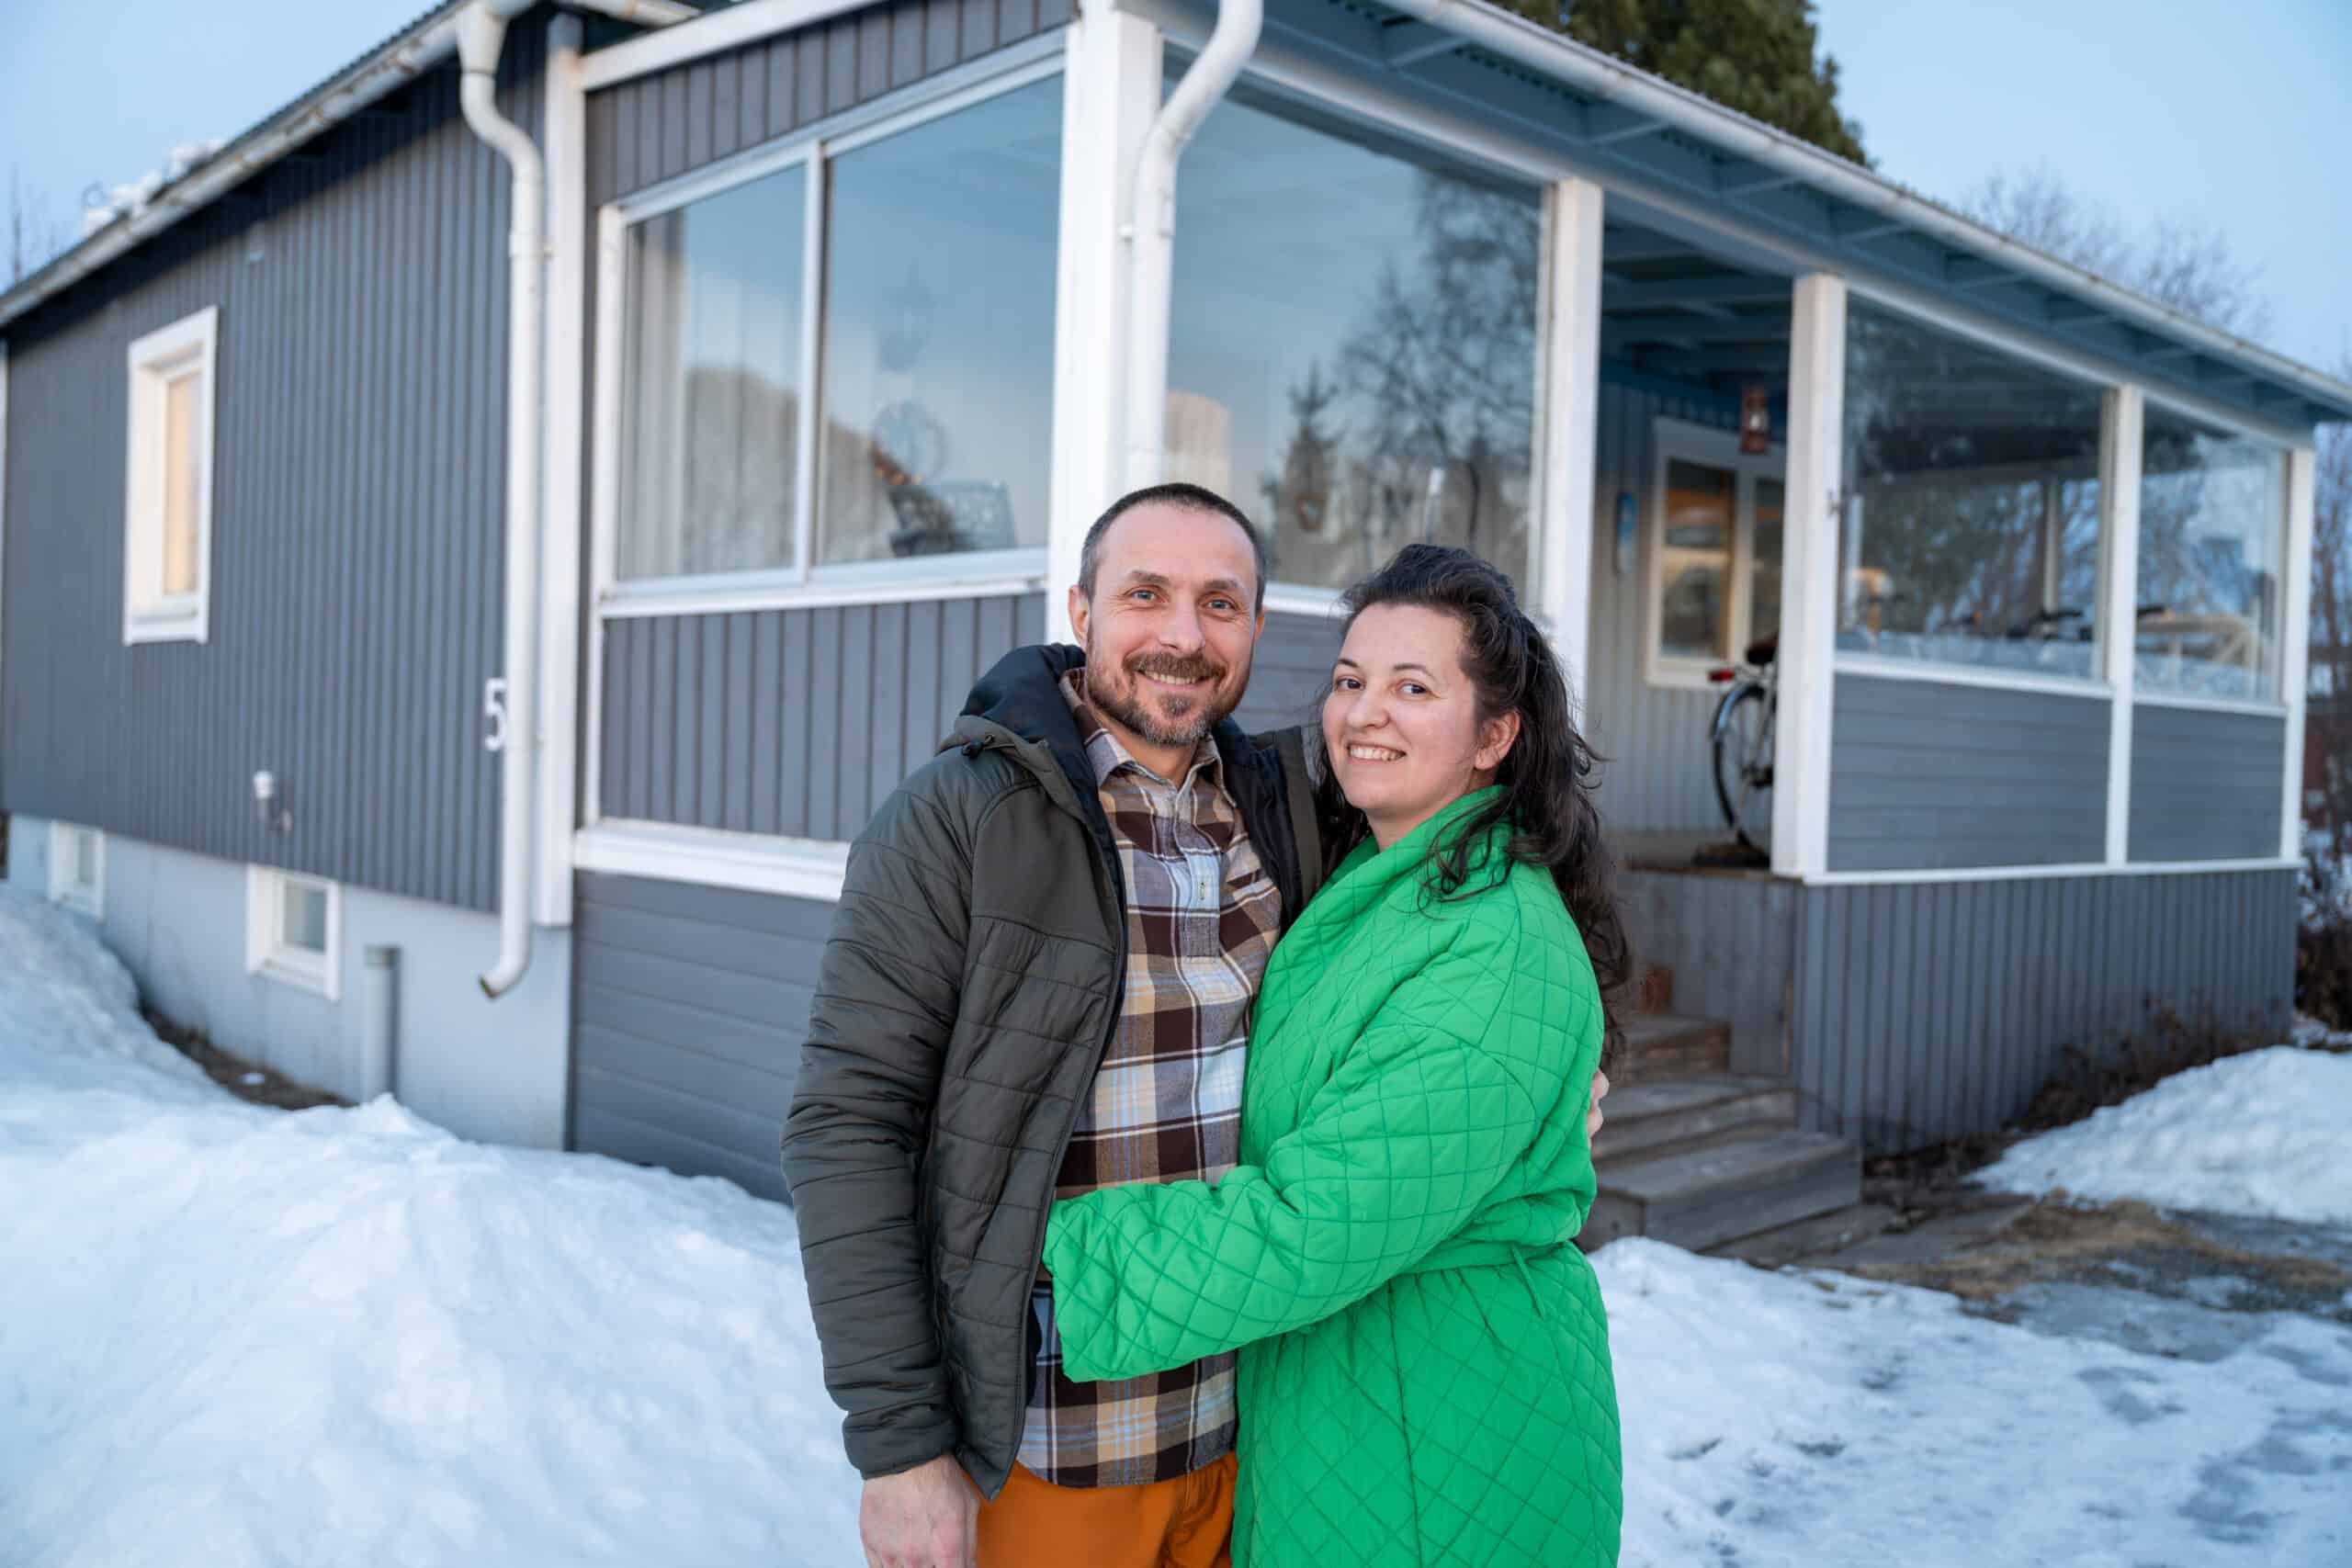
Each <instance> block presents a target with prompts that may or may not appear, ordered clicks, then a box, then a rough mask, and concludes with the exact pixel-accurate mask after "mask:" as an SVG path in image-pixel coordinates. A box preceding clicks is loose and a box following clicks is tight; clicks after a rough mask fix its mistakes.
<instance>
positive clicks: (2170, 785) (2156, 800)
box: [2129, 703, 2287, 861]
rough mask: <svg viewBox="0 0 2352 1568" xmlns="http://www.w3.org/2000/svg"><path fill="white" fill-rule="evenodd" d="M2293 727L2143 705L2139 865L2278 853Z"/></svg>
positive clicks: (2137, 741)
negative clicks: (2284, 776)
mask: <svg viewBox="0 0 2352 1568" xmlns="http://www.w3.org/2000/svg"><path fill="white" fill-rule="evenodd" d="M2286 766H2287V721H2286V720H2285V719H2284V718H2280V717H2276V716H2271V715H2269V714H2256V713H2213V712H2208V711H2205V710H2203V709H2199V708H2177V707H2167V706H2165V705H2162V704H2158V703H2135V704H2133V705H2132V708H2131V840H2130V849H2129V853H2130V855H2131V858H2132V859H2133V860H2143V861H2175V860H2252V859H2254V858H2256V857H2257V856H2268V855H2275V854H2277V853H2278V829H2279V826H2280V824H2279V820H2278V813H2279V812H2280V810H2281V809H2283V801H2282V799H2281V795H2282V792H2281V789H2280V784H2279V780H2280V775H2281V774H2282V773H2284V771H2285V769H2286Z"/></svg>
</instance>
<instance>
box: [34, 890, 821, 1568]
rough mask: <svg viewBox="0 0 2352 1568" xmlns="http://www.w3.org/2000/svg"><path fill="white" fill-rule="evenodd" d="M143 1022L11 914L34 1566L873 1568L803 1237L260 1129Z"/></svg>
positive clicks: (44, 930)
mask: <svg viewBox="0 0 2352 1568" xmlns="http://www.w3.org/2000/svg"><path fill="white" fill-rule="evenodd" d="M130 999H131V993H130V980H129V977H128V976H125V975H124V974H123V972H122V969H121V966H120V965H119V964H116V963H115V962H114V961H113V960H112V959H111V958H110V957H108V956H107V955H106V954H105V953H103V952H102V951H101V950H100V949H99V948H98V947H97V945H96V942H94V941H92V940H91V938H90V936H89V935H88V931H87V927H86V925H85V924H83V923H82V922H80V921H79V920H78V919H76V918H75V917H72V916H68V915H65V914H62V912H60V911H58V910H55V909H52V908H48V907H46V906H44V905H41V904H40V903H38V902H36V901H33V900H31V899H29V898H28V897H26V896H25V895H24V894H23V893H22V892H20V891H17V890H15V889H9V888H5V887H0V1192H5V1193H6V1201H0V1277H5V1278H6V1280H8V1281H9V1287H8V1301H7V1305H6V1309H5V1310H0V1413H5V1415H0V1562H7V1563H11V1564H36V1563H42V1564H52V1563H53V1564H67V1563H72V1564H80V1563H106V1564H109V1565H122V1568H131V1565H143V1564H155V1565H158V1568H161V1565H164V1564H186V1563H203V1564H206V1565H207V1568H240V1565H244V1564H263V1563H270V1564H277V1563H300V1564H305V1565H308V1564H327V1563H345V1562H348V1563H370V1564H374V1563H387V1564H390V1563H449V1564H467V1565H469V1568H471V1565H492V1564H510V1563H512V1564H523V1563H529V1564H538V1563H550V1562H629V1563H649V1564H650V1563H678V1564H701V1563H720V1562H746V1563H750V1562H757V1563H762V1564H765V1565H788V1564H797V1563H807V1564H812V1565H813V1564H819V1563H823V1564H833V1563H842V1562H856V1561H858V1557H857V1551H856V1512H855V1510H856V1496H857V1494H856V1484H855V1480H856V1478H855V1476H854V1473H853V1472H851V1471H850V1470H849V1469H848V1467H847V1465H846V1464H845V1462H844V1461H843V1460H842V1455H841V1448H840V1442H839V1438H838V1423H839V1419H840V1417H839V1414H838V1412H836V1411H835V1410H834V1409H833V1407H832V1405H831V1403H830V1402H829V1401H828V1400H827V1399H826V1397H825V1393H824V1389H823V1387H822V1384H821V1382H820V1377H819V1373H818V1360H817V1350H816V1342H815V1336H814V1333H813V1331H812V1329H811V1327H810V1325H809V1315H808V1306H807V1292H806V1290H805V1288H804V1287H803V1285H802V1283H801V1279H800V1270H799V1258H798V1252H797V1245H796V1242H795V1238H794V1234H793V1227H792V1219H791V1215H790V1213H789V1212H787V1211H786V1210H784V1209H781V1208H779V1207H777V1206H775V1205H774V1204H769V1203H762V1202H759V1201H754V1200H753V1199H752V1198H750V1197H749V1196H747V1195H746V1194H744V1193H743V1192H742V1191H741V1190H739V1189H737V1188H735V1187H733V1186H732V1185H730V1184H728V1183H725V1182H719V1181H713V1180H699V1181H688V1180H684V1179H680V1178H677V1177H673V1176H668V1175H665V1174H662V1173H658V1172H652V1171H643V1170H639V1169H637V1168H633V1167H628V1166H624V1165H620V1164H617V1163H616V1162H613V1161H610V1160H605V1159H598V1158H593V1157H585V1156H564V1155H549V1154H536V1153H528V1152H524V1151H517V1150H511V1149H497V1148H490V1147H485V1146H482V1145H471V1144H467V1143H462V1142H460V1141H458V1139H455V1138H452V1137H450V1136H449V1135H448V1134H446V1133H443V1132H441V1131H440V1130H438V1129H437V1128H435V1127H433V1126H431V1125H429V1124H427V1123H425V1122H421V1121H419V1120H417V1119H416V1118H415V1117H413V1116H411V1115H409V1114H408V1113H407V1112H406V1111H402V1110H401V1108H400V1107H399V1106H397V1105H396V1104H394V1103H392V1102H391V1101H390V1100H379V1101H377V1102H375V1103H373V1104H371V1105H368V1106H365V1107H362V1108H360V1109H358V1110H355V1111H341V1110H331V1109H330V1110H319V1111H304V1112H301V1113H300V1114H294V1115H288V1114H286V1113H283V1112H279V1111H265V1110H261V1109H259V1108H257V1107H253V1106H248V1105H245V1104H243V1103H242V1102H240V1101H237V1100H233V1099H231V1098H230V1097H228V1096H227V1095H225V1094H222V1093H221V1092H220V1091H219V1090H218V1089H214V1088H213V1087H212V1086H211V1085H210V1084H209V1082H206V1081H205V1080H204V1079H203V1077H202V1075H201V1073H199V1072H198V1071H197V1069H196V1068H195V1067H194V1066H192V1065H191V1064H189V1063H188V1062H187V1060H186V1059H185V1058H184V1057H181V1056H180V1055H178V1054H177V1053H176V1052H174V1051H172V1050H170V1049H169V1048H168V1047H166V1046H164V1045H163V1044H161V1043H159V1042H157V1041H156V1040H155V1039H154V1037H153V1034H152V1033H149V1032H146V1030H145V1029H144V1027H143V1026H142V1025H141V1023H140V1021H139V1020H138V1017H137V1015H136V1013H135V1012H134V1011H132V1010H131V1009H130ZM142 1037H143V1038H142Z"/></svg>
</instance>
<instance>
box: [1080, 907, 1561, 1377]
mask: <svg viewBox="0 0 2352 1568" xmlns="http://www.w3.org/2000/svg"><path fill="white" fill-rule="evenodd" d="M1519 945H1520V937H1519V932H1518V931H1516V930H1515V929H1512V930H1506V931H1496V930H1495V929H1493V928H1492V927H1491V926H1488V925H1484V924H1480V925H1473V926H1469V927H1465V928H1464V931H1462V933H1461V935H1460V937H1459V938H1458V939H1457V940H1456V941H1455V942H1453V943H1452V944H1451V945H1450V946H1449V947H1448V948H1447V949H1446V950H1445V951H1443V952H1442V953H1440V954H1438V955H1437V956H1436V957H1435V958H1434V959H1433V960H1432V961H1431V962H1430V964H1429V965H1428V966H1427V967H1425V968H1424V969H1423V970H1422V971H1421V972H1420V973H1419V975H1418V976H1415V977H1414V978H1413V979H1411V980H1409V981H1408V982H1406V983H1405V984H1404V985H1402V986H1400V987H1397V990H1396V992H1395V993H1394V994H1392V995H1391V997H1390V998H1388V1000H1387V1001H1386V1002H1385V1004H1384V1005H1383V1007H1382V1008H1381V1010H1380V1011H1379V1012H1378V1013H1377V1014H1376V1015H1374V1018H1373V1020H1372V1022H1371V1024H1370V1026H1369V1027H1368V1028H1367V1029H1366V1030H1365V1031H1364V1032H1363V1034H1362V1035H1361V1037H1360V1038H1359V1039H1358V1040H1357V1041H1356V1043H1354V1045H1353V1046H1352V1047H1351V1048H1350V1049H1349V1050H1347V1051H1346V1052H1345V1053H1343V1055H1342V1058H1341V1060H1340V1064H1339V1066H1338V1068H1337V1070H1336V1071H1335V1072H1334V1074H1333V1076H1332V1077H1331V1079H1330V1081H1329V1084H1327V1085H1326V1086H1325V1087H1324V1088H1323V1089H1321V1090H1320V1091H1319V1092H1318V1093H1317V1095H1316V1097H1315V1099H1314V1100H1313V1101H1312V1102H1311V1103H1310V1104H1309V1105H1308V1106H1307V1107H1306V1108H1305V1111H1304V1113H1303V1114H1302V1117H1301V1120H1300V1123H1299V1125H1298V1127H1297V1128H1296V1130H1295V1131H1294V1132H1292V1133H1290V1134H1286V1135H1284V1136H1283V1137H1281V1138H1280V1139H1278V1140H1277V1141H1276V1142H1275V1143H1274V1144H1273V1145H1271V1146H1270V1147H1269V1148H1268V1150H1267V1151H1266V1157H1265V1163H1264V1164H1263V1165H1262V1166H1242V1167H1238V1168H1235V1169H1233V1170H1231V1171H1228V1172H1227V1174H1226V1176H1225V1177H1224V1179H1222V1180H1221V1181H1219V1182H1218V1183H1217V1184H1216V1186H1214V1187H1211V1186H1209V1185H1208V1184H1207V1183H1205V1182H1199V1181H1181V1182H1170V1183H1167V1184H1161V1185H1141V1184H1139V1185H1133V1186H1124V1187H1114V1188H1107V1189H1104V1190H1101V1191H1097V1192H1091V1193H1088V1194H1086V1195H1085V1196H1083V1197H1081V1198H1078V1199H1074V1200H1071V1201H1066V1202H1061V1203H1057V1204H1056V1205H1055V1206H1054V1211H1053V1216H1052V1219H1051V1222H1050V1224H1048V1227H1047V1230H1046V1267H1047V1268H1048V1269H1050V1270H1051V1272H1052V1275H1053V1280H1054V1314H1055V1323H1056V1326H1057V1330H1058V1332H1059V1334H1060V1336H1061V1348H1062V1358H1063V1364H1064V1366H1065V1368H1066V1369H1067V1370H1068V1371H1069V1374H1070V1376H1072V1377H1074V1378H1077V1379H1080V1380H1081V1381H1094V1380H1101V1379H1104V1378H1124V1377H1134V1376H1137V1375H1139V1374H1141V1373H1144V1372H1149V1371H1159V1370H1163V1369H1166V1368H1170V1367H1178V1366H1182V1365H1184V1364H1186V1363H1188V1362H1191V1361H1193V1360H1197V1359H1200V1358H1201V1357H1203V1356H1206V1355H1211V1354H1215V1353H1216V1352H1218V1351H1222V1350H1229V1349H1233V1348H1238V1347H1239V1346H1242V1345H1246V1344H1250V1343H1251V1342H1253V1341H1255V1340H1260V1339H1265V1338H1269V1337H1272V1336H1274V1335H1277V1334H1284V1333H1288V1332H1290V1331H1291V1330H1293V1329H1296V1328H1301V1327H1304V1326H1306V1325H1309V1324H1312V1323H1316V1322H1319V1321H1320V1320H1322V1319H1323V1318H1326V1317H1329V1316H1330V1315H1331V1314H1334V1313H1337V1312H1340V1311H1341V1310H1342V1309H1344V1308H1346V1307H1348V1306H1350V1305H1351V1304H1352V1303H1355V1302H1357V1301H1360V1300H1361V1299H1363V1297H1364V1296H1366V1295H1368V1294H1370V1293H1371V1292H1373V1291H1374V1290H1375V1289H1376V1288H1378V1287H1379V1286H1380V1285H1382V1284H1383V1283H1385V1281H1387V1280H1391V1279H1393V1278H1395V1277H1396V1276H1397V1274H1399V1273H1401V1272H1403V1271H1404V1270H1405V1269H1408V1268H1409V1267H1410V1266H1411V1265H1412V1264H1413V1263H1415V1262H1416V1261H1418V1260H1419V1259H1420V1258H1422V1257H1424V1256H1425V1255H1426V1254H1428V1253H1429V1252H1430V1250H1431V1249H1432V1248H1433V1247H1436V1246H1437V1245H1438V1244H1439V1243H1441V1242H1442V1241H1444V1240H1446V1239H1447V1238H1448V1237H1449V1236H1451V1235H1453V1234H1454V1233H1455V1232H1456V1231H1457V1230H1459V1229H1460V1228H1461V1227H1462V1225H1463V1224H1464V1222H1465V1221H1466V1220H1468V1219H1469V1218H1470V1217H1471V1216H1472V1215H1473V1214H1474V1213H1476V1211H1477V1209H1478V1207H1479V1206H1480V1204H1481V1202H1482V1201H1484V1200H1485V1199H1486V1198H1487V1195H1488V1194H1489V1193H1491V1192H1492V1191H1493V1190H1495V1188H1496V1186H1497V1185H1498V1183H1499V1182H1500V1181H1501V1180H1502V1179H1503V1178H1504V1177H1505V1176H1506V1175H1507V1174H1508V1173H1509V1172H1510V1170H1511V1168H1512V1167H1513V1166H1514V1165H1515V1164H1516V1163H1517V1162H1518V1161H1519V1160H1520V1159H1521V1157H1522V1156H1524V1154H1525V1153H1526V1151H1527V1150H1528V1148H1529V1146H1530V1145H1531V1144H1532V1141H1533V1139H1534V1136H1535V1134H1536V1131H1537V1128H1538V1125H1539V1122H1540V1121H1541V1120H1542V1118H1543V1117H1544V1115H1545V1113H1546V1111H1548V1108H1549V1107H1550V1106H1551V1105H1552V1104H1553V1103H1554V1102H1555V1100H1557V1098H1558V1096H1559V1094H1560V1092H1561V1090H1562V1089H1563V1087H1564V1085H1565V1084H1566V1080H1567V1077H1568V1074H1569V1073H1570V1072H1571V1071H1572V1070H1573V1067H1574V1066H1575V1064H1573V1063H1571V1062H1569V1061H1566V1060H1564V1059H1562V1057H1563V1055H1565V1054H1564V1053H1561V1052H1559V1051H1557V1050H1556V1049H1554V1050H1548V1051H1547V1050H1544V1049H1541V1048H1540V1047H1541V1045H1542V1043H1543V1040H1544V1038H1545V1037H1546V1034H1545V1032H1541V1031H1539V1030H1537V1029H1536V1028H1535V1027H1533V1026H1532V1024H1531V1023H1530V1022H1529V1021H1527V1020H1526V1019H1525V1018H1524V1017H1522V1016H1521V1014H1519V1013H1517V1012H1514V1010H1513V1009H1512V1006H1511V1003H1512V999H1513V998H1512V992H1513V990H1514V986H1513V982H1514V980H1515V979H1519V978H1521V976H1519V975H1518V972H1517V970H1518V959H1519V951H1518V950H1519ZM1586 1033H1596V1032H1593V1031H1589V1030H1583V1029H1579V1031H1578V1034H1579V1037H1580V1038H1581V1036H1582V1035H1583V1034H1586ZM1549 1038H1552V1039H1556V1035H1551V1036H1549ZM1596 1038H1597V1033H1596Z"/></svg>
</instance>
